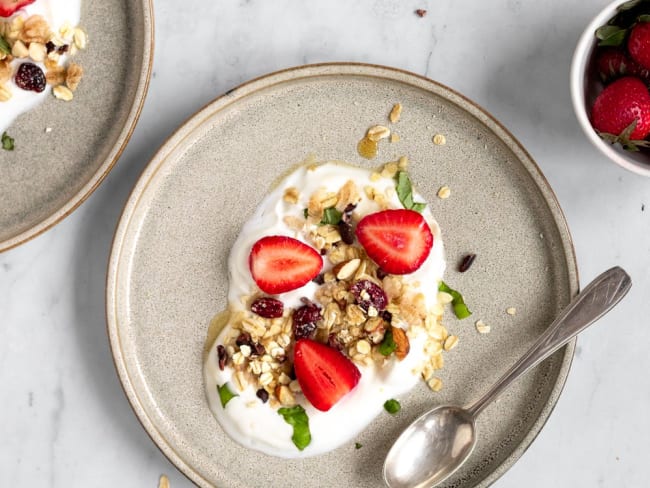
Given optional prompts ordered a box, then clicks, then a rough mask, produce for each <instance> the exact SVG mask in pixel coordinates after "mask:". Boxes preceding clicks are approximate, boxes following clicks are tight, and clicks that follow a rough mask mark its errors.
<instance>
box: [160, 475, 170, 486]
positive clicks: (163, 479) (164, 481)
mask: <svg viewBox="0 0 650 488" xmlns="http://www.w3.org/2000/svg"><path fill="white" fill-rule="evenodd" d="M158 488H169V479H168V478H167V476H165V475H164V474H161V475H160V480H159V481H158Z"/></svg>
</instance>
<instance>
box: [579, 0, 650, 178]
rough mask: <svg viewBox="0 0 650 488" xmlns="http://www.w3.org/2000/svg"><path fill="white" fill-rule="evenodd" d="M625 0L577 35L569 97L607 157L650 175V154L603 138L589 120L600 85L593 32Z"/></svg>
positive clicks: (607, 7)
mask: <svg viewBox="0 0 650 488" xmlns="http://www.w3.org/2000/svg"><path fill="white" fill-rule="evenodd" d="M622 3H624V1H622V0H616V1H615V2H612V3H610V4H609V5H607V6H606V7H605V8H604V9H603V10H601V11H600V13H599V14H598V15H596V17H594V18H593V20H592V21H591V22H590V23H589V25H588V26H587V28H586V29H585V31H584V32H583V33H582V36H580V40H579V41H578V45H577V46H576V50H575V52H574V54H573V61H572V62H571V99H572V101H573V109H574V110H575V113H576V117H577V118H578V122H579V123H580V126H581V127H582V130H583V131H584V132H585V134H586V135H587V138H588V139H589V140H590V141H591V142H592V144H593V145H594V146H596V147H597V148H598V149H599V150H600V151H601V152H602V153H603V154H605V155H606V156H607V157H608V158H609V159H611V160H612V161H614V162H615V163H616V164H618V165H619V166H622V167H623V168H625V169H628V170H630V171H633V172H635V173H638V174H640V175H644V176H650V156H649V155H648V154H646V153H641V152H630V151H626V150H625V149H623V148H622V147H620V146H619V145H618V144H617V145H612V144H610V143H608V142H605V141H603V140H602V139H601V138H600V136H599V135H598V134H597V133H596V131H595V130H594V128H593V127H592V125H591V122H590V121H589V113H590V112H591V107H592V106H593V102H594V100H595V99H596V96H597V95H598V93H600V92H601V91H602V89H603V84H602V82H601V81H600V78H599V77H598V74H597V72H596V69H595V67H594V56H593V54H594V51H595V49H596V36H595V32H596V29H598V27H600V26H601V25H604V24H606V23H607V22H608V21H609V20H610V19H611V18H612V17H614V16H615V15H616V8H617V7H618V6H619V5H621V4H622Z"/></svg>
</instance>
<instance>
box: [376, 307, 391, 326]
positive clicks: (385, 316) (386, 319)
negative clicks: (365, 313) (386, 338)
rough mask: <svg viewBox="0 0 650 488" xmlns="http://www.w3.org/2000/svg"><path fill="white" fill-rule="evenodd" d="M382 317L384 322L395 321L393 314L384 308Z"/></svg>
mask: <svg viewBox="0 0 650 488" xmlns="http://www.w3.org/2000/svg"><path fill="white" fill-rule="evenodd" d="M379 315H380V316H381V318H382V319H384V322H388V323H389V324H390V323H391V322H392V321H393V314H392V313H390V312H389V311H388V310H384V311H383V312H381V313H380V314H379Z"/></svg>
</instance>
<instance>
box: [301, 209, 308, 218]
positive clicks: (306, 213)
mask: <svg viewBox="0 0 650 488" xmlns="http://www.w3.org/2000/svg"><path fill="white" fill-rule="evenodd" d="M302 214H303V215H304V216H305V218H307V217H309V209H308V208H305V209H303V211H302Z"/></svg>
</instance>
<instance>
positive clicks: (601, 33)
mask: <svg viewBox="0 0 650 488" xmlns="http://www.w3.org/2000/svg"><path fill="white" fill-rule="evenodd" d="M626 33H627V30H626V29H622V28H620V27H618V26H616V25H603V26H601V27H599V28H598V29H596V38H597V39H598V45H599V46H620V45H621V44H623V41H624V40H625V34H626Z"/></svg>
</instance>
